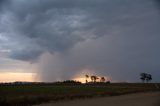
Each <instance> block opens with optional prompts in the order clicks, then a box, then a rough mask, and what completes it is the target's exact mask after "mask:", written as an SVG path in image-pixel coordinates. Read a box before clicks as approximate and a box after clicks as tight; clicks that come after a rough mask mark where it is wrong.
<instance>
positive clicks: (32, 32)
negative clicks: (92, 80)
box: [0, 0, 160, 81]
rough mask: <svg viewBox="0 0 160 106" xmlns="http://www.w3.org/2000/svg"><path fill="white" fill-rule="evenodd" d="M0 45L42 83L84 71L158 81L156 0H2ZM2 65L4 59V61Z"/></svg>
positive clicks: (158, 25)
mask: <svg viewBox="0 0 160 106" xmlns="http://www.w3.org/2000/svg"><path fill="white" fill-rule="evenodd" d="M0 11H1V12H0V49H1V51H8V52H6V54H5V56H8V58H10V59H15V60H21V61H26V62H31V63H33V64H35V65H36V66H37V73H38V75H39V78H40V79H41V80H42V81H55V80H59V79H62V80H63V79H69V78H72V77H73V76H74V75H76V74H81V72H83V71H84V70H85V69H90V71H91V72H86V73H89V74H93V73H96V74H99V75H104V76H110V77H112V79H113V80H117V81H138V80H139V79H138V77H139V74H140V73H141V72H148V73H151V74H152V75H153V76H154V81H160V79H159V78H158V74H160V72H159V70H160V65H159V60H160V56H159V54H160V49H159V45H160V43H159V39H160V36H159V35H160V31H159V28H160V20H159V19H160V14H159V13H160V10H159V1H158V0H153V1H152V0H134V1H133V0H114V1H113V0H87V1H86V0H67V1H66V0H33V1H28V0H14V1H13V0H2V1H1V2H0ZM5 64H6V63H5Z"/></svg>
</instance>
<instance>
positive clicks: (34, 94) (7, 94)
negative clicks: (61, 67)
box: [0, 83, 160, 106]
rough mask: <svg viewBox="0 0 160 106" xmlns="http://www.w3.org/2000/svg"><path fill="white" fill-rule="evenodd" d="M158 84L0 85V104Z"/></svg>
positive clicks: (112, 93)
mask: <svg viewBox="0 0 160 106" xmlns="http://www.w3.org/2000/svg"><path fill="white" fill-rule="evenodd" d="M159 87H160V84H153V83H152V84H142V83H136V84H135V83H112V84H88V85H86V84H79V85H74V84H60V85H54V84H53V85H45V84H42V85H36V84H32V85H1V86H0V106H17V105H18V106H19V105H20V106H25V105H27V106H28V105H31V104H40V103H43V102H49V101H55V102H57V101H60V100H72V99H84V98H92V97H103V96H116V95H117V96H118V95H122V94H128V93H137V92H148V91H160V88H159Z"/></svg>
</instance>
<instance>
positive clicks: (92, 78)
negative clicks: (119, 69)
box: [91, 75, 99, 83]
mask: <svg viewBox="0 0 160 106" xmlns="http://www.w3.org/2000/svg"><path fill="white" fill-rule="evenodd" d="M97 79H99V78H98V77H97V76H94V75H93V76H91V80H92V82H94V83H95V82H96V80H97Z"/></svg>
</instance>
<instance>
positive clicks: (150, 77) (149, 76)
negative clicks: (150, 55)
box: [146, 74, 152, 82]
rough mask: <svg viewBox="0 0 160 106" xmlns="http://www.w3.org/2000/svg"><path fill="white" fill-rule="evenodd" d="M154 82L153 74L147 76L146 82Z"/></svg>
mask: <svg viewBox="0 0 160 106" xmlns="http://www.w3.org/2000/svg"><path fill="white" fill-rule="evenodd" d="M151 80H152V75H151V74H147V75H146V81H147V82H149V81H151Z"/></svg>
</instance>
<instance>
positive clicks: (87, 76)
mask: <svg viewBox="0 0 160 106" xmlns="http://www.w3.org/2000/svg"><path fill="white" fill-rule="evenodd" d="M85 77H86V83H88V80H87V79H88V78H89V75H87V74H86V75H85Z"/></svg>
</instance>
